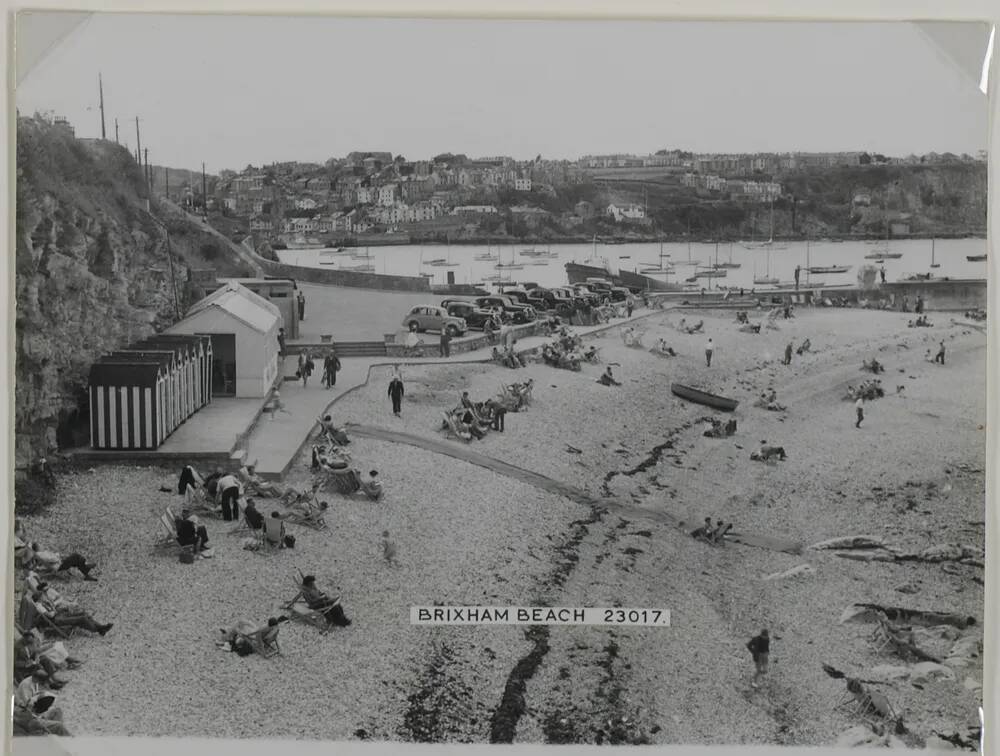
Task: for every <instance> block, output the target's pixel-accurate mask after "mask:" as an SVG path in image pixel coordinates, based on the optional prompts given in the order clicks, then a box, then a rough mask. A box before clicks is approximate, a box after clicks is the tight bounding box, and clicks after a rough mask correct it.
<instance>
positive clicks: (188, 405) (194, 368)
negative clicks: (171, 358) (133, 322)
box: [133, 334, 211, 422]
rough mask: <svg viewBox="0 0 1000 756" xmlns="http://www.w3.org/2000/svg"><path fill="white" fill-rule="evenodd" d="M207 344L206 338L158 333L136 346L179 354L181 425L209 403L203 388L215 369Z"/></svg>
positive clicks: (135, 346)
mask: <svg viewBox="0 0 1000 756" xmlns="http://www.w3.org/2000/svg"><path fill="white" fill-rule="evenodd" d="M205 341H206V339H204V338H203V337H200V336H177V335H174V334H158V335H156V336H151V337H149V338H148V339H145V340H143V341H141V342H139V343H138V344H136V345H134V347H133V348H137V349H164V348H166V349H174V350H176V351H177V354H178V356H179V358H180V367H181V394H180V413H181V422H183V421H184V420H186V419H187V418H189V417H190V416H191V415H193V414H194V413H195V412H197V411H198V410H199V409H201V408H202V407H203V406H205V403H206V402H205V401H204V390H203V386H204V381H205V376H206V375H210V374H211V372H210V371H211V366H210V364H209V362H208V361H209V360H210V359H211V357H210V356H209V355H207V354H206V347H205Z"/></svg>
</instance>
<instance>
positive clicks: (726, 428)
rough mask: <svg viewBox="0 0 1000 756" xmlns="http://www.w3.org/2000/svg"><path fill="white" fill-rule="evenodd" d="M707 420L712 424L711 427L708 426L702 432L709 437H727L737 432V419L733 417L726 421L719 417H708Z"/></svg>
mask: <svg viewBox="0 0 1000 756" xmlns="http://www.w3.org/2000/svg"><path fill="white" fill-rule="evenodd" d="M705 420H706V421H707V422H708V423H710V424H711V427H709V428H706V429H705V432H704V433H702V435H703V436H706V437H707V438H727V437H728V436H732V435H733V434H734V433H736V420H735V419H733V418H730V419H729V420H727V421H726V422H722V421H721V420H720V419H719V418H717V417H708V418H705Z"/></svg>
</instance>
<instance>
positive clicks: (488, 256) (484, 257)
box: [472, 242, 500, 262]
mask: <svg viewBox="0 0 1000 756" xmlns="http://www.w3.org/2000/svg"><path fill="white" fill-rule="evenodd" d="M472 259H473V260H476V261H478V262H499V261H500V253H499V252H497V254H495V255H494V254H493V253H492V252H490V245H489V242H487V244H486V251H485V252H480V253H479V254H478V255H475V256H474V257H473V258H472Z"/></svg>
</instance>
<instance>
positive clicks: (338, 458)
mask: <svg viewBox="0 0 1000 756" xmlns="http://www.w3.org/2000/svg"><path fill="white" fill-rule="evenodd" d="M345 467H347V454H346V452H334V451H333V450H332V449H330V450H329V451H328V450H327V449H326V447H323V446H313V448H312V469H313V470H343V469H344V468H345Z"/></svg>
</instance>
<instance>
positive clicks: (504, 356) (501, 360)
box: [492, 341, 524, 370]
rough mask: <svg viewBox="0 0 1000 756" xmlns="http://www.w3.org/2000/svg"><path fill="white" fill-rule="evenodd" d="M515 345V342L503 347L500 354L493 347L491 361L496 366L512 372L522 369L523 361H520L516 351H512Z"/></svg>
mask: <svg viewBox="0 0 1000 756" xmlns="http://www.w3.org/2000/svg"><path fill="white" fill-rule="evenodd" d="M516 343H517V342H516V341H514V342H512V343H510V344H508V345H507V346H505V347H504V349H503V351H502V352H501V351H500V350H499V349H497V348H496V347H493V353H492V359H493V361H494V362H495V363H497V364H498V365H503V366H505V367H509V368H511V369H512V370H516V369H517V368H523V367H524V360H523V359H521V355H519V354H518V353H517V352H516V351H514V344H516Z"/></svg>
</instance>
